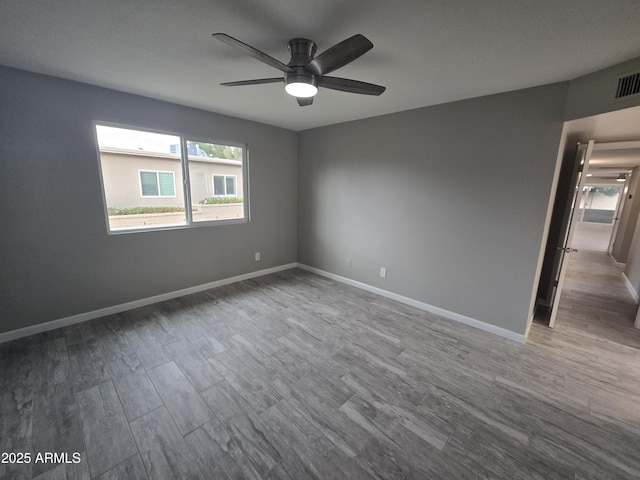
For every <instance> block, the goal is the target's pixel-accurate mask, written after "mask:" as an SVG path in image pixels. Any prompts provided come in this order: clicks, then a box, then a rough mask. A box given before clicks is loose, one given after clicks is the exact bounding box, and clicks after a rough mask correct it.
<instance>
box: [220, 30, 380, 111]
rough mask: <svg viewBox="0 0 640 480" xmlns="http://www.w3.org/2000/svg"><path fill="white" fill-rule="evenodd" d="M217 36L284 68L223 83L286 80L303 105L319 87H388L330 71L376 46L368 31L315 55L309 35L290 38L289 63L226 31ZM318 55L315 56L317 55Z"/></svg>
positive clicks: (366, 91)
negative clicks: (272, 73) (281, 74)
mask: <svg viewBox="0 0 640 480" xmlns="http://www.w3.org/2000/svg"><path fill="white" fill-rule="evenodd" d="M213 36H214V38H216V39H218V40H220V41H221V42H223V43H226V44H227V45H230V46H232V47H235V48H238V49H240V50H242V51H243V52H244V53H246V54H247V55H249V56H251V57H253V58H255V59H256V60H260V61H261V62H263V63H266V64H267V65H270V66H272V67H274V68H277V69H278V70H280V71H281V72H284V78H283V77H276V78H259V79H256V80H241V81H239V82H226V83H221V85H224V86H225V87H237V86H241V85H259V84H263V83H280V82H284V84H285V87H284V89H285V91H286V92H287V93H288V94H289V95H292V96H294V97H296V99H297V100H298V104H299V105H300V106H301V107H304V106H307V105H311V104H312V103H313V97H314V95H315V94H316V93H318V87H323V88H330V89H332V90H340V91H342V92H349V93H359V94H362V95H380V94H382V92H384V91H385V87H382V86H380V85H374V84H372V83H366V82H360V81H358V80H349V79H348V78H339V77H328V76H327V74H328V73H331V72H333V71H334V70H337V69H338V68H340V67H343V66H345V65H346V64H347V63H350V62H352V61H354V60H355V59H356V58H358V57H359V56H361V55H363V54H365V53H366V52H368V51H369V50H371V49H372V48H373V43H371V42H370V41H369V40H368V39H367V38H366V37H365V36H364V35H360V34H356V35H354V36H353V37H350V38H347V39H346V40H343V41H342V42H340V43H337V44H336V45H334V46H333V47H331V48H329V49H328V50H325V51H324V52H322V53H321V54H320V55H318V56H317V57H315V54H316V48H317V47H316V44H315V42H313V41H312V40H308V39H306V38H294V39H293V40H291V41H289V52H290V53H291V60H289V63H287V64H286V65H285V64H284V63H282V62H280V61H278V60H276V59H275V58H273V57H271V56H269V55H267V54H266V53H264V52H261V51H260V50H258V49H257V48H254V47H252V46H251V45H247V44H246V43H243V42H241V41H240V40H237V39H235V38H233V37H231V36H229V35H227V34H225V33H214V34H213ZM314 57H315V58H314Z"/></svg>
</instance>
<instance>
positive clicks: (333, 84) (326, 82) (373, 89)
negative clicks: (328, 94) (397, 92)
mask: <svg viewBox="0 0 640 480" xmlns="http://www.w3.org/2000/svg"><path fill="white" fill-rule="evenodd" d="M318 86H319V87H324V88H330V89H332V90H340V91H341V92H349V93H360V94H362V95H381V94H382V92H384V91H385V90H386V87H382V86H380V85H374V84H373V83H367V82H360V81H358V80H349V79H348V78H339V77H320V78H318Z"/></svg>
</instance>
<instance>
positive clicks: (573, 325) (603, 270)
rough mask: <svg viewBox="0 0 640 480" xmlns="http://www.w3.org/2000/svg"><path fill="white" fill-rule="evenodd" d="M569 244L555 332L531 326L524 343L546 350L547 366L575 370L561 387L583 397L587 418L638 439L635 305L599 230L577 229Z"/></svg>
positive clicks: (639, 333)
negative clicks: (571, 247) (602, 421)
mask: <svg viewBox="0 0 640 480" xmlns="http://www.w3.org/2000/svg"><path fill="white" fill-rule="evenodd" d="M594 228H595V230H597V231H596V232H593V231H592V230H594ZM591 234H592V235H591ZM574 240H575V241H574V243H573V245H574V247H577V248H578V252H573V253H572V254H571V255H569V256H568V262H569V263H568V269H567V275H566V278H565V284H564V288H563V291H562V294H561V295H562V297H561V299H560V305H559V310H558V316H557V319H556V324H555V328H554V329H550V328H548V327H547V326H546V324H545V325H543V324H541V323H538V322H536V323H535V324H534V325H533V328H532V329H531V332H530V334H529V337H528V342H527V343H529V344H531V345H534V346H536V347H542V348H544V349H546V351H547V353H548V354H549V358H548V360H550V361H551V362H552V363H554V362H558V363H564V364H566V363H567V362H568V363H570V364H572V365H574V366H575V367H576V368H577V370H576V371H574V372H572V373H571V374H568V375H567V376H566V379H565V385H564V387H565V390H570V391H572V392H573V393H574V395H576V396H580V395H582V396H583V399H584V401H585V402H588V405H589V407H588V408H589V412H590V413H591V415H593V416H595V417H599V418H602V419H606V420H608V421H611V422H613V423H616V424H618V425H621V426H623V427H624V428H625V429H627V430H629V431H631V432H634V433H636V434H640V408H639V407H638V406H639V405H640V329H637V328H635V327H634V321H635V317H636V312H637V309H638V306H637V305H636V303H635V302H634V300H633V298H632V297H631V294H630V293H629V291H628V290H627V287H626V285H625V281H624V278H623V275H622V272H623V271H624V265H620V264H616V263H615V262H613V260H612V259H611V257H610V256H609V254H608V253H607V252H606V248H607V245H608V242H609V237H608V235H607V234H606V232H604V228H603V226H602V225H594V224H579V226H578V229H577V230H576V235H575V237H574ZM577 372H579V373H577Z"/></svg>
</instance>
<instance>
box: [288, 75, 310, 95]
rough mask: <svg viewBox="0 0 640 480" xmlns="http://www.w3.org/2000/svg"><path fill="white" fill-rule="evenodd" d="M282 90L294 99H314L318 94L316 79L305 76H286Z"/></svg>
mask: <svg viewBox="0 0 640 480" xmlns="http://www.w3.org/2000/svg"><path fill="white" fill-rule="evenodd" d="M284 90H285V92H287V93H288V94H289V95H291V96H292V97H296V98H309V97H314V96H315V95H316V94H317V93H318V87H317V86H316V79H315V78H314V77H313V76H306V75H288V76H287V80H286V85H285V87H284Z"/></svg>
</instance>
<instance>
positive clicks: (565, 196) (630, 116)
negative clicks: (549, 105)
mask: <svg viewBox="0 0 640 480" xmlns="http://www.w3.org/2000/svg"><path fill="white" fill-rule="evenodd" d="M639 125H640V107H634V108H631V109H626V110H622V111H617V112H611V113H607V114H602V115H597V116H595V117H588V118H585V119H580V120H575V121H570V122H566V123H565V129H564V131H563V139H564V143H563V151H564V158H563V161H562V170H561V171H560V176H559V180H558V188H557V190H558V196H557V197H556V202H555V205H554V211H553V217H552V219H551V226H550V229H549V239H548V242H547V246H546V251H545V257H544V262H545V263H547V264H549V262H550V259H551V263H550V265H552V266H553V260H554V257H557V256H558V254H557V253H556V252H558V251H560V252H562V254H563V256H565V257H566V262H565V263H567V266H568V268H569V270H570V272H569V274H568V278H569V280H568V282H569V285H568V291H567V292H566V293H565V294H564V295H563V293H562V291H558V290H559V289H558V288H557V287H558V284H557V280H558V278H559V276H558V273H559V269H557V270H556V271H554V272H552V273H551V274H550V272H549V268H547V269H546V270H547V271H546V272H545V265H544V264H543V266H542V269H541V270H542V274H541V277H540V284H539V287H540V288H539V289H538V294H537V296H536V310H535V313H536V315H535V320H536V321H537V322H538V323H543V324H545V323H546V324H547V325H549V319H550V318H551V315H550V313H551V312H550V307H551V306H552V305H553V303H554V300H556V303H557V302H558V301H560V302H561V303H562V302H565V303H566V300H565V299H564V298H565V297H567V298H569V299H570V301H571V302H572V303H571V304H570V309H569V310H567V309H566V308H564V310H565V313H569V314H571V313H572V312H571V310H573V313H575V309H576V307H579V305H578V304H576V303H575V302H576V301H577V300H578V299H579V298H582V300H583V301H584V302H586V304H588V303H589V298H591V299H594V298H598V302H600V303H601V304H603V305H608V304H607V302H606V300H607V298H609V299H610V300H612V302H613V304H617V305H620V306H623V310H624V312H620V314H619V315H617V316H618V317H619V318H622V317H624V318H625V319H626V320H624V322H623V323H625V324H627V325H628V326H631V327H632V326H633V321H634V320H635V316H636V311H637V309H638V307H637V305H636V303H637V292H638V291H639V290H640V232H636V226H637V223H638V221H637V220H638V216H639V215H640V201H637V200H638V199H637V198H636V193H637V196H638V197H640V190H638V192H636V189H637V183H638V177H640V168H638V166H639V165H640V141H638V139H639V138H640V127H639ZM589 138H592V139H595V147H594V151H593V155H592V156H591V157H592V158H591V160H590V162H589V166H588V169H587V168H585V171H584V172H582V169H581V168H580V166H579V165H577V163H576V162H577V161H576V153H575V147H574V146H575V145H576V143H578V142H586V140H588V139H589ZM565 147H566V148H565ZM571 150H573V152H572V151H571ZM569 157H571V158H569ZM563 174H564V178H563ZM582 174H584V177H586V178H584V180H586V181H583V183H582V184H581V185H580V189H579V191H577V190H576V184H577V183H576V179H577V178H580V177H581V175H582ZM634 177H635V178H634ZM632 179H633V180H634V181H635V183H634V181H632ZM563 182H564V190H563V185H562V183H563ZM571 185H573V187H572V186H571ZM574 195H575V197H573V196H574ZM570 197H573V198H575V200H573V201H572V200H571V199H570ZM625 203H626V208H625ZM634 204H635V205H634ZM572 206H575V209H572ZM623 209H624V211H623ZM572 213H573V214H575V222H574V230H573V237H574V238H573V241H572V242H571V244H569V245H564V244H563V240H564V239H565V238H567V237H568V235H567V232H568V224H569V220H570V219H571V216H572V215H571V214H572ZM554 222H555V225H554ZM562 223H564V225H562ZM559 225H560V226H559ZM554 229H555V230H554ZM554 235H555V236H554ZM561 239H562V240H561ZM575 250H578V252H575ZM569 251H571V253H569V254H567V252H569ZM565 254H566V255H565ZM614 259H615V261H614ZM627 259H631V260H632V262H631V263H633V264H636V265H635V266H634V269H635V270H637V273H636V272H635V271H628V270H629V269H628V265H625V263H627ZM556 261H557V260H556ZM608 266H611V267H612V269H608V268H605V267H608ZM547 267H548V265H547ZM634 269H632V270H634ZM545 275H546V280H545ZM600 275H603V276H604V277H603V278H608V280H609V283H610V285H609V286H611V282H613V283H615V288H613V287H612V288H607V285H606V284H605V283H601V282H600V283H599V282H598V280H597V277H598V276H600ZM614 277H615V280H612V278H614ZM598 285H599V287H598ZM576 287H579V290H581V291H583V292H586V295H581V294H579V292H578V291H577V290H576ZM597 288H600V290H602V291H601V292H598V291H596V290H597ZM545 289H546V290H545ZM634 293H635V295H634ZM556 294H557V295H560V297H559V298H556ZM565 307H566V305H565ZM607 308H613V307H612V305H608V307H607ZM629 308H631V310H632V312H631V313H632V315H630V314H629ZM592 313H593V312H592ZM578 316H579V315H578ZM597 316H600V318H601V319H602V318H605V317H606V315H597ZM614 316H616V315H614ZM564 317H566V315H564ZM564 317H563V315H561V318H564ZM564 320H565V321H566V318H564ZM584 327H585V328H589V326H588V325H584ZM591 328H592V329H593V328H594V327H593V326H591ZM639 346H640V345H639Z"/></svg>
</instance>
